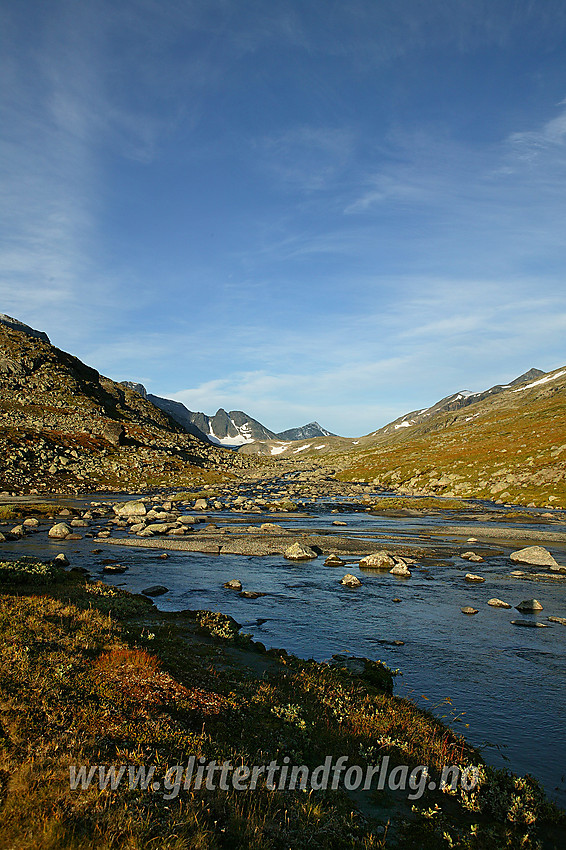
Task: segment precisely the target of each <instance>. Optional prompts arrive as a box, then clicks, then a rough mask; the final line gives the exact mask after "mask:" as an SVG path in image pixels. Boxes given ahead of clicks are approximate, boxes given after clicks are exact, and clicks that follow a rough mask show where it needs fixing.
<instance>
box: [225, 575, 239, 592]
mask: <svg viewBox="0 0 566 850" xmlns="http://www.w3.org/2000/svg"><path fill="white" fill-rule="evenodd" d="M224 587H227V588H228V590H241V589H242V582H241V581H240V579H239V578H231V579H230V581H225V582H224Z"/></svg>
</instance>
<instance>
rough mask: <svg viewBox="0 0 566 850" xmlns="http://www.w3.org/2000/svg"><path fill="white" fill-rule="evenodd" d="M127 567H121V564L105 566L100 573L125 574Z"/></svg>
mask: <svg viewBox="0 0 566 850" xmlns="http://www.w3.org/2000/svg"><path fill="white" fill-rule="evenodd" d="M127 569H128V568H127V567H123V566H122V565H121V564H107V565H106V566H105V567H104V568H103V570H102V572H103V573H125V572H126V570H127Z"/></svg>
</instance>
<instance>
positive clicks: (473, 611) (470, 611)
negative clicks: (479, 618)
mask: <svg viewBox="0 0 566 850" xmlns="http://www.w3.org/2000/svg"><path fill="white" fill-rule="evenodd" d="M460 611H461V612H462V614H470V615H471V614H477V613H478V609H477V608H472V607H471V606H470V605H466V606H465V608H460Z"/></svg>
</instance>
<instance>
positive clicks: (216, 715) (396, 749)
mask: <svg viewBox="0 0 566 850" xmlns="http://www.w3.org/2000/svg"><path fill="white" fill-rule="evenodd" d="M63 575H64V576H67V578H65V579H64V580H62V581H61V582H58V583H56V584H53V585H50V586H44V587H38V586H32V585H30V584H26V583H25V578H24V579H22V583H21V585H20V586H19V587H17V588H13V587H10V588H7V587H5V586H4V587H3V588H2V587H1V586H0V724H1V725H0V799H1V801H2V806H1V807H0V848H6V850H7V848H14V847H17V848H18V850H20V848H21V850H32V848H33V850H79V848H80V850H83V848H92V850H94V849H95V848H96V850H100V848H103V850H104V848H108V850H109V848H111V847H112V848H118V850H126V848H127V850H132V848H140V850H141V848H170V850H180V848H207V850H208V848H211V850H212V848H215V850H216V848H230V850H232V848H242V850H243V849H244V848H254V850H259V848H262V850H263V848H280V850H283V848H289V847H292V848H340V850H341V848H352V850H353V848H359V847H361V848H364V847H365V848H377V847H402V848H408V847H413V848H414V847H419V848H421V847H423V848H424V847H428V846H430V847H434V846H436V847H445V846H446V847H448V846H453V847H464V848H485V850H491V848H497V847H500V846H501V847H510V848H511V847H526V848H534V847H535V846H536V836H537V835H538V834H539V833H540V831H541V829H542V830H547V834H549V833H548V829H552V828H553V827H552V822H553V821H556V820H557V819H559V818H560V815H559V814H558V813H557V812H556V811H554V810H553V809H552V807H550V806H549V805H548V804H547V803H546V801H545V798H544V795H543V794H542V792H541V791H540V789H539V788H538V786H537V785H536V783H530V784H529V783H527V784H526V785H520V786H517V785H516V784H514V783H515V779H513V777H510V776H509V775H508V774H506V773H504V772H498V771H490V770H489V769H487V768H485V766H483V767H482V770H483V771H484V774H483V777H484V779H483V782H482V787H481V789H479V791H478V793H477V794H476V795H472V796H470V797H469V798H466V797H464V796H462V795H460V794H456V795H447V794H441V793H439V792H427V794H426V795H425V797H424V798H423V799H422V800H420V801H418V811H416V812H411V808H410V804H408V803H407V800H406V798H403V795H398V796H397V799H396V801H395V804H394V806H393V809H394V811H393V812H391V813H390V814H387V811H389V809H391V800H390V795H388V794H387V793H382V792H379V793H377V795H376V793H375V792H367V795H366V796H367V797H368V804H370V805H374V806H375V805H376V806H377V809H376V812H377V813H376V815H375V816H376V817H377V820H373V819H372V818H371V817H370V818H369V819H366V818H364V817H362V816H361V815H360V814H359V812H358V810H357V807H356V805H355V803H354V801H353V800H352V799H350V797H349V796H348V795H347V794H345V793H344V792H341V791H328V792H315V791H300V790H297V791H286V792H284V793H283V792H270V791H268V790H267V789H266V788H265V787H264V785H262V784H261V782H260V783H259V785H258V788H257V790H256V791H253V792H252V791H247V792H236V791H214V792H212V791H193V790H188V791H185V790H181V793H180V794H179V797H178V798H177V799H173V800H166V799H164V798H163V795H161V794H159V793H152V792H151V791H150V790H148V791H144V790H141V789H137V790H128V789H127V788H126V787H122V786H120V787H119V788H118V789H116V790H111V789H109V788H106V789H105V790H103V791H100V790H98V789H97V788H94V787H91V788H89V789H88V790H76V791H71V789H70V787H69V767H70V765H73V764H75V765H80V764H84V765H99V764H103V765H121V764H132V765H146V766H147V765H154V766H155V770H156V777H157V778H158V779H162V778H163V776H164V774H165V771H166V769H167V767H169V766H171V765H174V764H186V763H187V761H188V759H189V757H190V756H195V757H196V758H198V757H200V756H204V757H205V758H206V759H207V760H211V759H214V760H216V761H217V762H223V761H224V760H229V761H231V762H232V763H233V764H248V765H253V764H267V763H268V762H269V761H270V760H271V759H275V760H277V761H278V762H279V763H281V762H282V760H283V758H284V756H289V757H290V759H291V761H292V763H294V764H297V765H300V764H305V765H308V766H310V767H311V768H312V767H315V766H317V765H319V764H322V763H323V762H324V759H325V757H326V756H327V755H328V754H331V755H332V756H333V757H334V758H336V757H337V756H338V755H345V756H348V759H349V763H350V764H360V765H366V764H375V763H376V762H378V761H379V759H381V758H382V757H383V756H384V755H385V754H387V755H389V756H390V758H391V761H392V764H407V765H410V766H416V765H419V764H427V765H429V766H430V768H431V769H432V770H437V769H440V768H441V767H442V766H443V765H445V764H447V763H450V764H452V763H458V764H461V765H466V764H472V763H473V764H480V765H481V764H482V762H481V758H480V756H479V755H478V753H477V752H476V751H475V750H474V749H473V748H472V747H470V746H469V745H468V744H467V743H466V741H465V740H464V738H462V737H461V736H460V735H458V734H457V733H455V732H453V731H452V730H451V729H450V728H449V727H448V726H446V725H444V724H443V723H442V722H441V721H440V720H438V719H437V718H435V717H434V716H433V715H432V714H429V713H427V712H424V711H422V710H421V709H419V708H417V707H416V706H415V705H414V704H413V703H412V702H410V701H409V700H406V699H399V698H396V697H392V696H390V695H389V694H388V693H386V692H384V690H383V688H381V687H377V686H374V685H372V684H370V683H369V682H368V681H365V680H363V679H359V678H356V677H355V676H353V675H352V674H350V673H348V672H347V671H345V670H340V669H336V668H333V667H330V666H328V665H325V664H319V663H316V662H314V661H302V660H300V659H297V658H294V657H292V656H288V655H287V654H286V653H284V652H276V651H272V652H270V653H265V650H262V648H261V646H260V645H257V646H256V645H254V644H253V643H252V642H251V641H250V639H249V638H248V637H246V636H243V637H242V636H239V634H238V632H237V629H235V628H233V626H232V621H230V620H229V618H227V617H224V615H221V614H215V613H213V612H180V613H175V614H159V613H158V612H157V611H156V610H155V609H154V608H153V607H151V606H149V605H148V604H147V602H143V601H142V600H141V599H138V598H137V597H135V596H132V595H130V594H128V593H126V592H125V591H121V590H120V589H118V588H112V587H110V586H108V585H103V584H101V583H99V582H97V583H90V582H86V583H85V581H84V579H81V578H80V577H77V576H71V574H65V573H64V574H63ZM234 653H235V654H234ZM254 659H255V660H254ZM258 664H259V665H260V668H261V669H259V670H258V668H257V665H258ZM385 670H386V668H384V671H385ZM254 671H255V672H254ZM375 681H376V682H378V681H379V680H378V679H376V680H375ZM387 681H389V680H388V677H387V676H385V677H384V679H383V684H384V685H386V684H387ZM435 806H437V807H438V812H439V814H437V815H435V817H436V820H435V822H434V823H435V824H436V823H440V822H441V823H442V824H443V830H444V831H445V832H446V833H447V834H449V835H450V836H451V839H450V840H452V841H453V842H455V843H453V844H452V845H450V844H448V843H446V842H445V839H444V838H443V837H442V832H441V833H440V838H439V834H438V830H436V827H435V828H434V829H433V830H432V832H431V821H430V818H429V816H428V815H427V812H428V811H429V809H430V808H431V807H435ZM388 807H389V808H388ZM391 818H393V820H395V819H396V820H395V823H394V824H392V825H390V826H388V821H389V820H390V819H391ZM548 824H550V826H548ZM380 826H381V827H383V828H384V829H381V830H379V829H378V828H379V827H380ZM472 827H473V828H474V830H475V832H474V833H473V834H472V832H471V831H470V830H471V828H472ZM435 830H436V831H435ZM431 834H432V835H435V836H436V839H437V841H438V842H439V843H437V844H436V845H433V844H430V840H432V839H430V835H431ZM429 839H430V840H429ZM502 841H504V842H506V843H501V842H502ZM427 842H429V843H428V844H427ZM497 842H500V843H497ZM549 846H552V845H549ZM557 846H559V845H557Z"/></svg>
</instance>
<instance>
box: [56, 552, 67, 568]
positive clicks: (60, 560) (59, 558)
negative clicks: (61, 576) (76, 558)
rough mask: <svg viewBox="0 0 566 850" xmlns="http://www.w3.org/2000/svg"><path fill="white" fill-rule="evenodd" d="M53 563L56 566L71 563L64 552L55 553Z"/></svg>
mask: <svg viewBox="0 0 566 850" xmlns="http://www.w3.org/2000/svg"><path fill="white" fill-rule="evenodd" d="M53 563H54V564H56V565H57V566H58V567H68V566H69V564H70V563H71V562H70V561H69V559H68V558H67V556H66V555H65V553H64V552H59V554H58V555H55V557H54V558H53Z"/></svg>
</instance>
